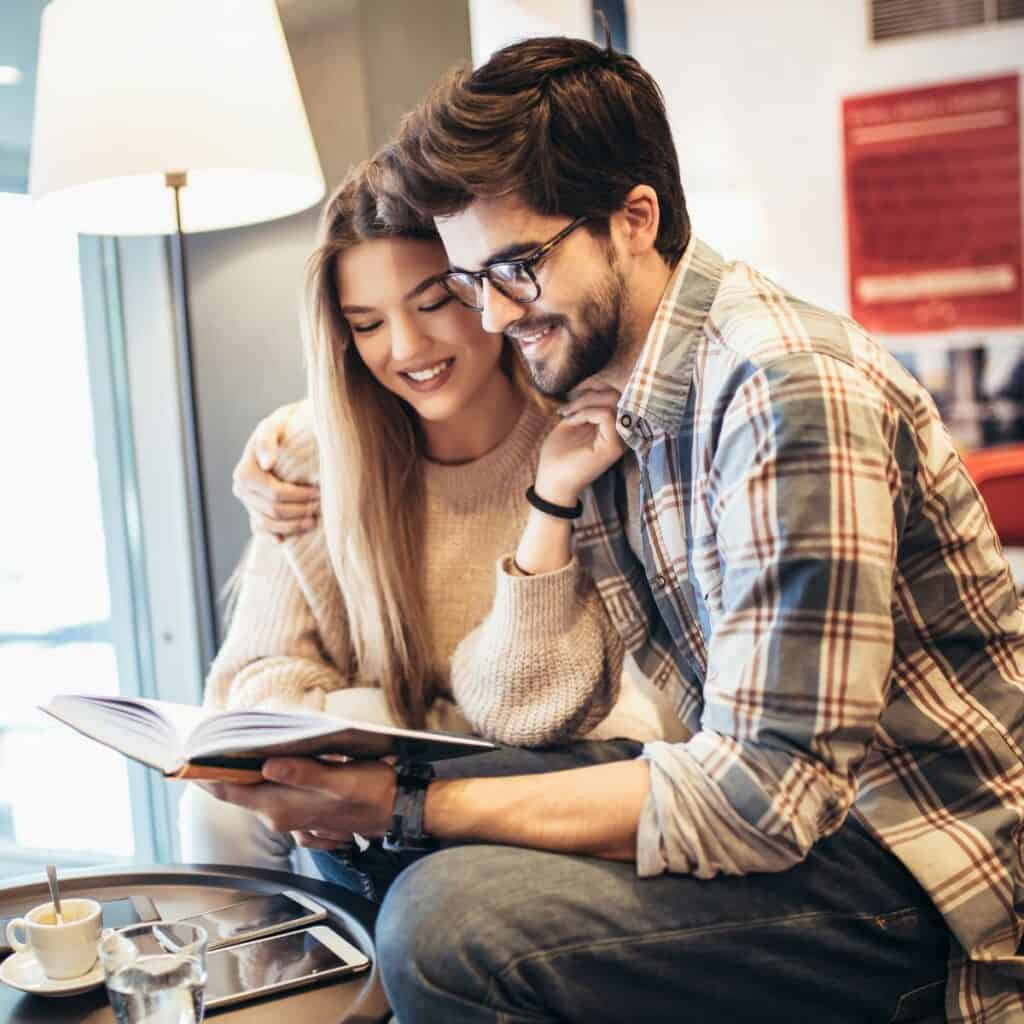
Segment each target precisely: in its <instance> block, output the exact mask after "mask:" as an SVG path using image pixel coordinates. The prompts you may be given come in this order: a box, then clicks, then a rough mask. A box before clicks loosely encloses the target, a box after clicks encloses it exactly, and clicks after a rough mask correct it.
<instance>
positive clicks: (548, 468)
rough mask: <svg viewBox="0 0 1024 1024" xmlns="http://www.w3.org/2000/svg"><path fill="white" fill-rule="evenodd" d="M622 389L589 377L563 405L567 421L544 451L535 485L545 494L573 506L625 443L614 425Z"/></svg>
mask: <svg viewBox="0 0 1024 1024" xmlns="http://www.w3.org/2000/svg"><path fill="white" fill-rule="evenodd" d="M618 401H619V392H618V391H617V390H616V389H615V388H613V387H610V386H609V385H607V384H599V383H597V382H593V383H588V382H584V383H583V384H582V385H581V386H580V387H579V388H577V389H576V392H575V394H574V397H573V400H572V401H571V402H569V403H567V404H566V405H564V406H562V408H561V409H560V410H559V413H560V415H561V416H562V422H561V423H559V424H558V425H557V426H556V427H555V429H554V430H552V431H551V433H550V434H548V436H547V438H545V440H544V445H543V447H542V448H541V451H540V461H539V464H538V466H537V481H536V483H535V485H534V486H535V489H536V491H537V494H538V495H540V497H542V498H544V499H545V500H547V501H552V502H554V503H555V504H558V505H566V506H571V505H575V504H576V500H577V499H578V498H579V496H580V495H581V494H582V493H583V491H584V490H585V489H586V488H587V487H588V486H589V485H590V484H592V483H593V482H594V481H595V480H596V479H597V478H598V477H599V476H600V475H601V474H602V473H603V472H604V471H605V470H606V469H608V467H609V466H612V465H614V464H615V463H616V462H618V461H619V459H620V458H622V454H623V452H624V451H625V450H626V446H625V445H624V444H623V442H622V439H621V438H620V437H619V435H618V433H617V432H616V430H615V417H616V405H617V403H618Z"/></svg>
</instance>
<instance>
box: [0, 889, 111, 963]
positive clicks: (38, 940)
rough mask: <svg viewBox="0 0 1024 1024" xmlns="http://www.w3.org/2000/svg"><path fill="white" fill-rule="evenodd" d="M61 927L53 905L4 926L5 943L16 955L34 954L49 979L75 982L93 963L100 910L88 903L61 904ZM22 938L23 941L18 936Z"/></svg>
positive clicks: (101, 913)
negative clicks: (66, 979) (5, 927)
mask: <svg viewBox="0 0 1024 1024" xmlns="http://www.w3.org/2000/svg"><path fill="white" fill-rule="evenodd" d="M60 910H61V920H62V921H63V923H62V924H58V923H57V914H56V912H55V911H54V909H53V904H52V903H44V904H43V905H42V906H41V907H36V908H35V909H34V910H30V911H29V912H28V913H27V914H26V915H25V916H24V917H16V918H15V919H14V920H13V921H9V922H8V924H7V943H8V945H9V946H10V947H11V948H12V949H13V950H16V951H17V952H18V953H33V954H35V958H36V960H38V961H39V965H40V966H41V967H42V969H43V972H44V973H45V974H46V976H47V977H48V978H52V979H53V980H54V981H59V980H61V979H63V978H77V977H79V976H81V975H83V974H85V973H87V972H88V971H89V970H90V969H91V968H92V966H93V964H95V963H96V956H97V949H96V947H97V945H98V943H99V939H100V931H101V929H102V925H103V908H102V907H101V906H100V905H99V904H98V903H97V902H96V901H95V900H88V899H65V900H61V901H60ZM19 932H21V933H22V934H23V936H24V937H23V938H21V937H19V935H18V933H19Z"/></svg>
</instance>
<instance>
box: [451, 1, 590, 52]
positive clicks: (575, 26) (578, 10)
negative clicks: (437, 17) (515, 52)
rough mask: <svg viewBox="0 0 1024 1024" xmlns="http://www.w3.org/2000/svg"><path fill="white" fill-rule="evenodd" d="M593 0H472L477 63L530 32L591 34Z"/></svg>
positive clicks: (588, 35) (474, 45)
mask: <svg viewBox="0 0 1024 1024" xmlns="http://www.w3.org/2000/svg"><path fill="white" fill-rule="evenodd" d="M592 8H593V4H592V3H591V0H469V26H470V33H471V35H472V44H473V63H474V64H475V65H478V64H483V63H484V61H486V60H487V58H488V57H489V56H490V55H491V54H492V53H494V51H495V50H499V49H501V47H503V46H506V45H507V44H508V43H512V42H515V41H516V40H519V39H525V38H527V37H529V36H583V37H584V38H586V39H589V38H590V26H591V10H592Z"/></svg>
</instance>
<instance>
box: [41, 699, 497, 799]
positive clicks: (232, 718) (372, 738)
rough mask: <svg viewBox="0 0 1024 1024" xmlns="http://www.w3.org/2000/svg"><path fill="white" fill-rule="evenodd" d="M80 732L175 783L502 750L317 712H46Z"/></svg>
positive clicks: (52, 706)
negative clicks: (315, 761) (316, 762)
mask: <svg viewBox="0 0 1024 1024" xmlns="http://www.w3.org/2000/svg"><path fill="white" fill-rule="evenodd" d="M40 710H41V711H45V712H46V714H48V715H51V716H52V717H53V718H56V719H58V720H59V721H61V722H63V723H64V724H65V725H70V726H71V728H72V729H75V730H76V731H77V732H80V733H82V735H83V736H88V737H89V738H90V739H94V740H96V741H97V742H98V743H103V744H105V745H106V746H108V747H113V748H114V750H119V751H120V752H121V753H122V754H124V755H125V756H126V757H130V758H132V760H134V761H140V762H141V763H142V764H145V765H149V767H151V768H156V769H157V770H158V771H161V772H163V774H164V775H165V776H166V777H167V778H169V779H211V780H217V781H220V782H261V781H262V775H261V774H260V768H261V766H262V765H263V762H264V761H265V760H266V759H267V758H268V757H322V756H324V755H328V754H334V755H339V754H340V755H345V756H346V757H353V758H379V757H385V756H387V755H389V754H393V755H395V756H396V757H397V758H398V759H399V760H400V761H441V760H443V759H445V758H448V757H461V756H462V755H464V754H479V753H482V752H483V751H485V750H494V749H495V746H494V744H493V743H488V742H487V740H481V739H478V738H477V737H475V736H461V735H458V734H455V733H446V732H424V731H420V730H416V729H400V728H397V727H395V726H389V725H377V724H375V723H371V722H358V721H355V720H352V719H346V718H337V717H333V716H329V715H325V714H317V713H315V712H302V711H256V710H249V709H240V710H235V711H218V710H216V709H212V708H201V707H194V706H192V705H189V704H170V703H168V702H167V701H160V700H142V699H132V698H128V697H100V696H90V695H87V694H81V695H68V696H60V697H54V698H53V699H52V700H51V701H50V703H49V704H48V705H47V706H46V707H44V708H40Z"/></svg>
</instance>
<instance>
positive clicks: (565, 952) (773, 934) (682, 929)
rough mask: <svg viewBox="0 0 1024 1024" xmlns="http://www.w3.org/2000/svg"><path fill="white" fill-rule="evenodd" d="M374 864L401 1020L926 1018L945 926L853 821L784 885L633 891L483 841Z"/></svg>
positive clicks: (464, 1023) (548, 758)
mask: <svg viewBox="0 0 1024 1024" xmlns="http://www.w3.org/2000/svg"><path fill="white" fill-rule="evenodd" d="M637 749H638V746H637V745H636V744H632V743H627V742H618V741H615V742H612V743H580V744H575V745H573V746H571V747H569V748H567V749H565V750H560V751H546V752H545V751H542V752H538V751H500V752H497V753H495V754H484V755H480V756H478V757H473V758H462V759H459V760H458V761H456V762H449V763H446V764H444V765H438V768H439V774H441V773H442V772H443V773H444V774H445V775H449V776H453V775H456V774H458V775H508V774H518V773H526V772H533V771H557V770H559V769H562V768H568V767H576V766H580V765H583V764H593V763H597V762H601V761H608V760H615V759H618V758H622V757H631V756H635V754H636V752H637ZM382 852H383V851H378V853H377V854H374V855H373V856H372V857H371V860H372V870H371V872H370V874H372V875H373V880H374V884H378V885H381V886H382V887H383V886H389V888H388V889H387V894H386V898H385V899H384V903H383V906H382V907H381V912H380V917H379V919H378V923H377V940H376V941H377V953H378V960H379V963H380V965H381V970H382V975H383V980H384V986H385V989H386V991H387V994H388V998H389V1000H390V1002H391V1005H392V1007H393V1008H394V1010H395V1012H396V1015H397V1017H398V1020H399V1021H400V1022H401V1024H425V1022H429V1024H440V1022H444V1024H476V1022H484V1021H499V1022H504V1024H527V1022H530V1024H539V1022H547V1021H551V1022H554V1021H579V1022H584V1021H585V1022H588V1024H597V1022H608V1024H623V1022H626V1021H651V1022H655V1021H666V1022H667V1021H672V1022H679V1021H693V1022H699V1024H703V1022H717V1021H722V1022H728V1024H743V1022H748V1021H749V1022H751V1024H753V1022H757V1024H763V1022H769V1021H771V1022H775V1021H778V1022H786V1024H790V1022H794V1021H799V1020H802V1019H805V1020H811V1021H821V1022H823V1024H824V1022H827V1024H847V1022H848V1024H872V1022H879V1024H887V1022H896V1021H910V1020H916V1019H919V1017H920V1016H921V1015H922V1014H924V1013H929V1012H930V1013H935V1014H938V1015H939V1016H940V1017H941V1011H942V995H943V991H944V986H945V975H946V957H947V952H948V944H949V933H948V931H947V929H946V925H945V924H944V922H943V920H942V918H941V917H940V915H939V914H938V913H937V911H936V910H935V909H934V907H933V906H932V904H931V901H930V900H929V899H928V896H927V895H926V894H925V892H924V891H923V890H922V889H921V888H920V886H919V885H918V884H917V882H916V881H915V880H914V879H913V878H912V876H911V875H910V874H909V872H908V871H907V870H906V869H905V868H904V867H903V865H902V864H900V862H899V861H898V860H897V859H896V858H894V857H892V856H891V855H890V854H888V853H886V852H885V851H884V850H882V849H881V848H880V847H879V846H878V845H877V844H876V843H875V842H874V841H873V840H872V839H871V837H870V836H869V835H868V834H867V833H866V832H865V831H864V830H863V829H862V828H861V827H860V826H859V825H858V824H857V823H856V822H854V821H853V820H852V819H850V820H848V821H847V823H846V824H845V825H844V826H843V828H842V829H840V831H839V832H837V833H836V834H835V835H834V836H831V837H830V838H828V839H825V840H823V841H821V842H820V843H818V844H817V845H816V846H815V847H814V848H813V849H812V851H811V853H810V854H809V856H808V857H807V859H806V860H805V861H803V862H802V863H801V864H799V865H797V866H796V867H793V868H791V869H789V870H788V871H785V872H781V873H778V874H763V875H746V876H740V877H735V876H726V877H723V876H720V877H717V878H714V879H710V880H700V879H695V878H691V877H688V876H683V875H662V876H660V877H657V878H648V879H640V878H637V876H636V868H635V865H633V864H621V863H615V862H611V861H604V860H599V859H596V858H591V857H579V856H566V855H561V854H553V853H545V852H541V851H537V850H526V849H518V848H515V847H504V846H492V845H462V846H452V847H449V848H446V849H442V850H440V851H438V852H437V853H433V854H430V855H428V856H426V857H422V858H420V859H418V860H416V862H415V863H413V862H412V858H405V859H404V860H403V861H400V862H399V861H396V860H392V862H391V863H390V869H389V871H390V873H386V872H383V870H382V868H383V863H382V862H381V861H380V860H379V854H380V853H382ZM330 859H331V858H327V857H319V858H318V866H320V867H321V868H322V869H323V868H330V864H329V861H330ZM324 873H325V875H327V874H328V873H327V871H325V872H324ZM328 877H330V876H329V875H328ZM383 891H384V890H383V888H382V889H381V891H380V892H378V893H377V895H378V896H380V895H382V893H383Z"/></svg>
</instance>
